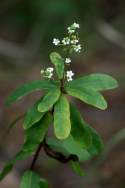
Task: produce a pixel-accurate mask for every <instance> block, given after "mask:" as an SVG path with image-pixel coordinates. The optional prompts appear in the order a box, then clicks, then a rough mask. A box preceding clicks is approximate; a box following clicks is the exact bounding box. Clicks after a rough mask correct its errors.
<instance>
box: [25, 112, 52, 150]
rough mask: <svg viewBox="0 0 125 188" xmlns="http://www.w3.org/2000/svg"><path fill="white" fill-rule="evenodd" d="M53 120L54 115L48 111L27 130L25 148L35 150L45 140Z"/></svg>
mask: <svg viewBox="0 0 125 188" xmlns="http://www.w3.org/2000/svg"><path fill="white" fill-rule="evenodd" d="M51 121H52V115H51V114H50V113H49V112H48V113H47V114H45V115H44V116H43V118H42V119H41V120H40V121H39V122H37V123H35V124H34V125H33V126H32V127H31V128H29V129H26V130H25V143H24V145H23V150H25V151H33V150H35V149H36V148H37V146H38V145H39V144H40V143H41V142H42V141H43V139H44V137H45V135H46V133H47V131H48V127H49V125H50V123H51Z"/></svg>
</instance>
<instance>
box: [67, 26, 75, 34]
mask: <svg viewBox="0 0 125 188" xmlns="http://www.w3.org/2000/svg"><path fill="white" fill-rule="evenodd" d="M67 29H68V33H69V34H73V33H75V29H74V28H72V27H68V28H67Z"/></svg>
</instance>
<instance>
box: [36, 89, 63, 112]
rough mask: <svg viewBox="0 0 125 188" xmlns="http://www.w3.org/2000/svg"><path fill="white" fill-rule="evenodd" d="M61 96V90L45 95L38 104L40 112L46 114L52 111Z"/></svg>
mask: <svg viewBox="0 0 125 188" xmlns="http://www.w3.org/2000/svg"><path fill="white" fill-rule="evenodd" d="M60 94H61V92H60V90H59V89H53V90H51V91H49V93H48V94H47V95H45V97H43V99H42V101H41V102H40V103H39V104H38V111H39V112H46V111H48V110H50V109H51V108H52V107H53V105H54V104H55V103H56V102H57V101H58V99H59V97H60Z"/></svg>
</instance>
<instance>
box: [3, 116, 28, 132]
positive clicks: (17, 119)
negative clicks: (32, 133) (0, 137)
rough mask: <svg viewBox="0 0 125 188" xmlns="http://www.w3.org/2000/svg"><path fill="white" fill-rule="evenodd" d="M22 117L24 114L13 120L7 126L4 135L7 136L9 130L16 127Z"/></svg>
mask: <svg viewBox="0 0 125 188" xmlns="http://www.w3.org/2000/svg"><path fill="white" fill-rule="evenodd" d="M24 116H25V114H22V115H20V116H18V117H17V118H16V119H14V120H13V121H12V122H11V123H10V125H9V126H8V128H7V131H6V133H7V134H8V133H9V132H10V131H11V129H13V128H14V127H15V126H16V125H17V123H18V121H20V120H21V119H22V118H23V117H24Z"/></svg>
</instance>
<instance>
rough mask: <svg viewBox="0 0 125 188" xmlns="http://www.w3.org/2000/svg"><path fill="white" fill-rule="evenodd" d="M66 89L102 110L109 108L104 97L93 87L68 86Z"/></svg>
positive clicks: (72, 94)
mask: <svg viewBox="0 0 125 188" xmlns="http://www.w3.org/2000/svg"><path fill="white" fill-rule="evenodd" d="M65 90H66V92H67V93H68V94H69V95H71V96H73V97H76V98H78V99H80V100H81V101H83V102H85V103H87V104H89V105H92V106H94V107H97V108H99V109H101V110H105V109H106V108H107V102H106V101H105V99H104V97H103V96H102V95H101V94H100V93H99V92H97V91H95V90H93V89H90V88H89V89H87V88H73V87H72V88H70V87H66V88H65Z"/></svg>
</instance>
